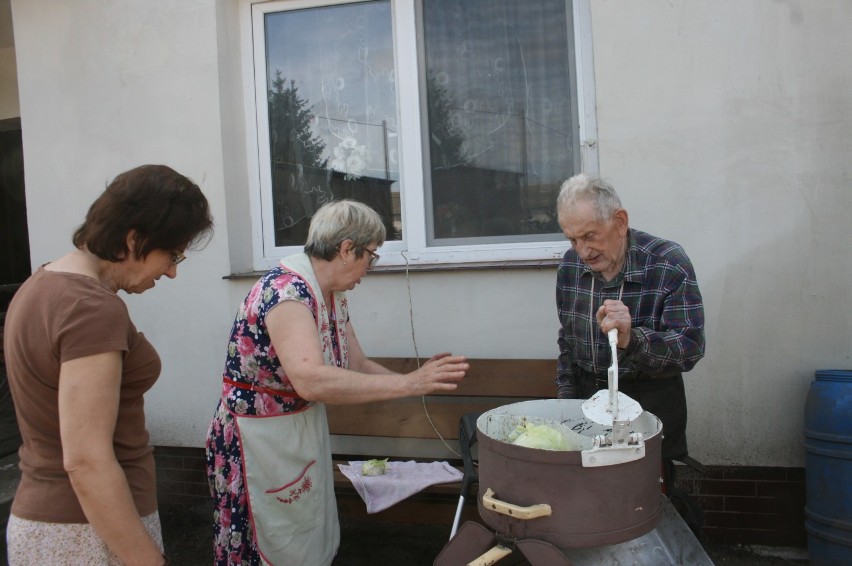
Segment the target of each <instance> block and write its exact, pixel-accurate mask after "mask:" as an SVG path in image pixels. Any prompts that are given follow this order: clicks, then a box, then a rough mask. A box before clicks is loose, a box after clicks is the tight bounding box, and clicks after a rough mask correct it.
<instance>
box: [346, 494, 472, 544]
mask: <svg viewBox="0 0 852 566" xmlns="http://www.w3.org/2000/svg"><path fill="white" fill-rule="evenodd" d="M459 495H460V494H459V491H456V492H455V493H454V494H453V495H451V496H450V495H448V496H439V495H435V494H431V493H419V494H416V495H413V496H411V497H409V498H408V499H405V500H403V501H400V502H399V503H397V504H396V505H393V506H391V507H389V508H387V509H385V510H384V511H380V512H378V513H373V514H367V506H366V505H365V504H364V501H363V500H362V499H361V497H360V496H359V495H358V494H357V493H355V490H354V489H352V490H341V491H339V492H337V512H338V514H339V516H340V517H341V518H347V519H369V520H371V521H382V522H388V523H405V524H421V525H446V527H447V538H448V539H449V535H450V529H451V527H452V525H453V518H454V517H455V513H456V507H457V505H458V501H459ZM465 521H475V522H478V523H482V519H480V518H479V511H478V509H477V506H476V498H475V497H471V498H470V499H468V500H465V503H464V506H463V509H462V516H461V520H460V521H459V524H462V523H464V522H465Z"/></svg>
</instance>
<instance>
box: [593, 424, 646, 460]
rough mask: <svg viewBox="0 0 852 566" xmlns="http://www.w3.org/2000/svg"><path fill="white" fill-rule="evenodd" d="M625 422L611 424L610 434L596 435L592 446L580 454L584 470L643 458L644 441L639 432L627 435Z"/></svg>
mask: <svg viewBox="0 0 852 566" xmlns="http://www.w3.org/2000/svg"><path fill="white" fill-rule="evenodd" d="M628 424H629V423H628V422H626V421H616V422H614V423H613V427H612V433H611V434H609V435H606V436H604V435H598V436H596V437H595V438H594V445H593V446H592V447H591V448H589V449H588V450H583V451H582V452H580V458H581V460H582V462H583V467H584V468H596V467H600V466H613V465H615V464H624V463H625V462H633V461H634V460H639V459H640V458H644V457H645V439H644V437H643V436H642V433H640V432H634V433H631V434H628V433H627V425H628Z"/></svg>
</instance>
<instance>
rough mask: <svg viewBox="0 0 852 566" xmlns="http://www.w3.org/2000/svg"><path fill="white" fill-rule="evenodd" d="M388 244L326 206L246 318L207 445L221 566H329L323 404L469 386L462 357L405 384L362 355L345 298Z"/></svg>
mask: <svg viewBox="0 0 852 566" xmlns="http://www.w3.org/2000/svg"><path fill="white" fill-rule="evenodd" d="M384 240H385V229H384V225H383V224H382V221H381V218H380V217H379V215H378V214H377V213H376V212H375V211H373V210H372V209H371V208H369V207H368V206H366V205H364V204H361V203H358V202H354V201H349V200H343V201H336V202H332V203H329V204H326V205H325V206H323V207H322V208H321V209H320V210H319V211H318V212H317V213H316V214H315V215H314V217H313V219H312V221H311V226H310V230H309V233H308V241H307V243H306V244H305V253H301V254H295V255H293V256H289V257H287V258H284V259H283V260H282V261H281V265H279V266H276V267H275V268H273V269H271V270H270V271H269V272H267V273H266V274H265V275H264V276H263V277H261V278H260V280H258V281H257V283H255V285H254V286H253V287H252V289H251V291H250V292H249V293H248V296H247V297H246V299H245V301H244V302H243V303H242V305H241V306H240V308H239V310H238V312H237V316H236V319H235V321H234V325H233V329H232V331H231V336H230V340H229V343H228V352H227V358H226V362H225V371H224V375H223V384H222V397H221V400H220V402H219V404H218V406H217V408H216V412H215V415H214V417H213V421H212V423H211V425H210V429H209V433H208V440H207V475H208V480H209V482H210V489H211V493H212V495H213V499H214V517H213V519H214V520H213V525H214V527H213V528H214V553H215V554H214V556H215V563H216V564H220V565H226V564H227V565H237V564H251V565H253V564H261V563H270V564H300V565H303V566H310V565H314V564H316V565H328V564H330V563H331V561H332V560H333V558H334V555H335V553H336V552H337V547H338V545H339V536H340V535H339V526H338V521H337V507H336V502H335V500H334V492H333V483H332V478H333V477H332V464H331V449H330V441H329V434H328V425H327V421H326V419H325V403H334V404H342V403H365V402H370V401H379V400H387V399H394V398H399V397H408V396H421V395H428V394H431V393H434V392H436V391H449V390H453V389H455V388H456V387H457V383H458V382H459V381H460V380H461V379H462V378H463V377H464V374H465V371H466V370H467V368H468V364H467V363H466V361H465V358H464V357H462V356H452V355H449V354H439V355H436V356H434V357H433V358H432V359H431V360H430V361H429V362H427V363H426V364H424V365H423V367H421V368H420V369H418V370H417V371H414V372H411V373H409V374H405V375H403V376H400V374H394V373H393V372H391V371H390V370H388V369H386V368H384V367H382V366H381V365H379V364H378V363H376V362H373V361H371V360H369V359H367V358H366V356H365V355H364V353H363V352H362V350H361V347H360V345H359V344H358V340H357V338H356V336H355V331H354V328H353V326H352V322H351V321H350V320H349V315H348V302H347V299H346V295H345V291H347V290H351V289H353V288H354V287H355V285H357V284H358V283H360V280H361V277H363V276H364V275H365V274H366V273H367V271H368V270H369V269H370V268H371V267H372V266H373V265H374V264H375V262H376V261H377V260H378V258H379V256H378V254H376V249H377V248H378V247H379V246H380V245H381V244H382V243H384Z"/></svg>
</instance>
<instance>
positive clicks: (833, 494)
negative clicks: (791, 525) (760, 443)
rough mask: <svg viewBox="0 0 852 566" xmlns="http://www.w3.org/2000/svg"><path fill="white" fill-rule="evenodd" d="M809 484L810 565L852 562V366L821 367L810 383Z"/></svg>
mask: <svg viewBox="0 0 852 566" xmlns="http://www.w3.org/2000/svg"><path fill="white" fill-rule="evenodd" d="M805 486H806V495H807V503H806V505H805V529H806V530H807V533H808V554H810V559H811V564H812V565H813V566H822V565H836V564H852V370H838V369H827V370H817V371H816V373H815V379H814V381H813V382H811V386H810V389H809V390H808V399H807V402H806V404H805Z"/></svg>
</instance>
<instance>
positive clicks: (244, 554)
mask: <svg viewBox="0 0 852 566" xmlns="http://www.w3.org/2000/svg"><path fill="white" fill-rule="evenodd" d="M283 301H298V302H301V303H304V304H305V306H307V307H308V308H310V309H311V312H312V313H313V314H314V319H315V320H319V319H320V318H319V316H318V312H317V300H316V298H315V297H314V296H313V295H312V294H311V291H310V288H309V286H308V285H307V284H306V283H305V281H304V280H303V279H302V278H301V277H300V276H299V275H297V274H294V273H291V272H289V271H287V270H286V269H285V268H283V267H280V266H279V267H276V268H274V269H272V270H270V271H269V272H267V273H266V274H265V275H264V276H263V277H262V278H261V279H260V280H259V281H258V282H257V283H255V285H254V287H252V289H251V291H250V292H249V294H248V296H247V297H246V299H245V301H244V302H243V304H242V305H241V306H240V309H239V311H238V312H237V316H236V319H235V321H234V326H233V328H232V330H231V337H230V340H229V342H228V354H227V358H226V361H225V372H224V376H223V378H224V381H223V386H222V398H221V400H220V401H219V404H218V406H217V408H216V412H215V415H214V416H213V421H212V422H211V424H210V429H209V431H208V436H207V450H206V455H207V480H208V482H209V484H210V491H211V494H212V495H213V502H214V509H213V540H214V543H213V544H214V562H215V563H216V564H218V565H256V564H260V556H259V554H258V551H257V547H256V543H255V541H254V536H253V533H252V522H251V518H250V516H249V509H248V497H247V491H246V487H245V485H244V483H243V480H244V470H243V462H242V456H241V451H240V442H239V436H238V434H237V430H236V422H235V419H234V417H233V416H232V414H239V415H281V414H287V413H293V412H297V411H299V410H301V409H303V408H304V407H305V406H306V405H307V404H308V402H307V401H305V400H304V399H302V398H301V397H299V396H298V394H297V393H296V392H295V390H294V389H293V386H292V384H291V383H290V380H289V379H288V378H287V376H286V374H285V373H284V369H283V368H282V367H281V364H280V362H279V360H278V357H277V355H276V353H275V349H274V347H273V345H272V342H271V340H270V337H269V333H268V332H267V329H266V315H267V314H268V313H269V311H270V310H271V309H272V308H273V307H274V306H276V305H278V304H280V303H281V302H283ZM344 306H345V299H344ZM329 308H330V309H332V311H331V312H329V313H328V315H329V316H328V318H329V319H330V320H335V313H334V311H333V305H332V306H330V307H329ZM342 310H343V311H344V313H345V312H346V310H347V309H345V308H343V309H342ZM341 314H343V313H341ZM344 316H345V315H344ZM345 322H346V321H343V324H344V325H345ZM336 326H337V325H335V324H334V323H332V324H331V325H330V329H329V330H330V332H331V340H330V341H328V342H325V343H324V344H323V349H328V348H331V349H332V351H333V359H334V360H335V363H336V364H337V365H338V366H340V365H342V363H343V362H341V360H345V359H346V352H341V351H340V346H339V340H338V337H337V335H336V332H335V327H336Z"/></svg>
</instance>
